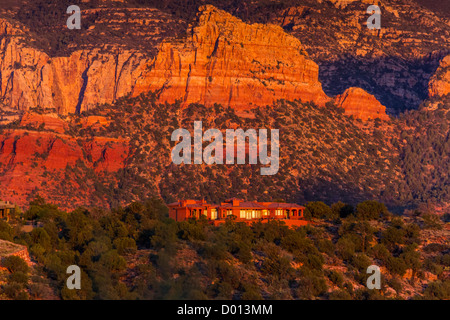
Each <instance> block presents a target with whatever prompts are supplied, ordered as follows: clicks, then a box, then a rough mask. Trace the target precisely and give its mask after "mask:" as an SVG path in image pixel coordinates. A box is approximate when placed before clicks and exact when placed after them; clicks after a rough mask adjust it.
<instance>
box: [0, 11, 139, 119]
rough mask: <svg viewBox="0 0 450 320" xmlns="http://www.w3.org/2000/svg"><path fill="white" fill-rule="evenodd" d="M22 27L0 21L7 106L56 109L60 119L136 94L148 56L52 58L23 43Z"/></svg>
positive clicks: (2, 92) (97, 53)
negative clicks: (137, 79) (136, 80)
mask: <svg viewBox="0 0 450 320" xmlns="http://www.w3.org/2000/svg"><path fill="white" fill-rule="evenodd" d="M20 27H21V26H16V25H12V24H11V23H9V22H6V21H5V20H1V19H0V83H1V87H0V98H1V99H2V102H3V104H4V105H5V106H7V107H10V108H13V109H19V110H28V109H29V108H32V107H37V106H40V107H44V108H50V109H51V108H53V109H55V111H56V112H58V113H60V114H68V113H75V112H81V111H84V110H87V109H89V108H90V107H93V106H95V105H97V104H102V103H111V102H112V101H114V100H115V99H116V98H117V97H121V96H124V95H125V94H127V93H130V92H131V90H132V84H133V79H134V78H135V77H137V75H138V74H139V73H140V69H139V65H141V64H143V63H145V59H143V55H142V54H139V53H136V52H132V51H127V50H117V52H116V53H115V54H111V53H101V50H100V49H93V50H79V51H75V52H73V53H72V54H71V55H70V56H68V57H56V58H51V57H49V56H48V55H47V54H46V53H44V52H42V51H39V50H37V49H35V48H32V47H30V46H27V45H25V44H24V43H23V38H25V37H26V34H24V33H23V32H22V31H21V30H20Z"/></svg>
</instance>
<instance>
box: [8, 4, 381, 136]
mask: <svg viewBox="0 0 450 320" xmlns="http://www.w3.org/2000/svg"><path fill="white" fill-rule="evenodd" d="M0 23H1V24H2V29H0V30H1V31H0V39H1V40H0V81H1V87H0V98H1V99H2V102H3V104H4V105H6V106H8V107H11V108H13V109H25V110H26V109H28V108H31V107H36V106H40V107H44V108H50V109H54V110H55V112H57V113H59V114H68V113H75V112H82V111H84V110H88V109H89V108H91V107H93V106H95V105H96V104H102V103H111V102H113V101H114V100H115V99H117V98H119V97H122V96H125V95H127V94H129V93H132V94H133V95H134V96H137V95H139V94H141V93H143V92H147V91H149V90H151V91H158V92H159V93H160V100H161V101H162V102H166V101H167V102H174V101H175V100H177V99H181V100H182V102H183V104H184V105H187V104H189V103H202V104H205V105H208V106H210V105H213V104H215V103H219V104H222V105H224V106H231V107H234V108H238V109H249V108H252V107H255V106H266V105H270V104H272V103H273V102H274V101H275V100H278V99H286V100H293V99H300V100H302V101H305V102H306V101H313V102H315V103H316V104H318V105H325V103H326V102H327V101H330V100H331V99H330V98H329V97H328V96H326V95H325V93H324V92H323V90H322V85H321V83H320V82H319V80H318V75H319V67H318V65H317V64H316V63H315V62H313V61H312V60H311V59H310V58H309V56H308V54H307V53H306V51H305V50H304V47H303V45H302V43H301V42H300V40H298V39H297V38H295V37H293V36H291V35H289V34H288V33H286V32H284V30H283V28H281V27H280V26H276V25H271V24H267V25H264V24H246V23H244V22H242V21H241V20H240V19H238V18H236V17H233V16H232V15H231V14H229V13H227V12H225V11H222V10H219V9H217V8H215V7H213V6H211V5H206V6H202V7H200V9H199V13H198V16H197V21H195V23H194V24H193V26H191V27H190V28H189V29H188V32H187V34H188V36H187V38H185V39H183V40H175V39H171V40H165V41H163V43H162V44H161V46H160V49H159V52H158V54H157V56H156V57H155V58H154V59H152V60H149V59H147V58H146V57H145V56H144V55H143V54H142V53H139V52H134V51H127V50H124V49H117V50H116V53H114V54H113V53H105V52H102V51H101V50H100V49H92V50H79V51H75V52H73V53H72V54H71V55H70V56H68V57H56V58H50V57H49V56H48V55H47V54H45V53H44V52H41V51H39V50H36V49H34V48H32V47H29V46H27V45H25V44H24V43H23V42H22V41H21V40H23V39H21V37H25V35H24V34H22V33H21V32H22V31H21V30H20V28H19V27H18V26H13V25H11V24H10V23H9V22H5V21H2V20H0ZM3 25H4V26H3ZM3 27H4V28H3ZM23 32H25V31H23ZM368 100H371V99H369V98H368V99H365V96H364V98H363V97H359V98H354V99H353V100H352V101H353V102H352V104H353V106H352V107H351V108H353V109H358V108H360V109H361V108H364V109H366V110H367V111H365V113H363V114H362V118H363V119H366V118H370V117H371V116H366V115H370V114H378V113H379V112H381V111H380V110H381V109H382V108H381V107H380V106H381V105H378V104H377V103H376V102H373V104H368V105H366V106H364V107H361V106H357V105H356V104H357V103H358V102H364V103H367V102H368ZM372 105H374V107H375V109H374V110H372V111H371V110H370V106H372ZM352 114H353V115H354V116H356V117H359V116H358V115H359V112H352ZM364 114H366V115H364ZM380 117H382V118H384V117H383V116H382V115H381V116H380ZM59 132H61V131H59Z"/></svg>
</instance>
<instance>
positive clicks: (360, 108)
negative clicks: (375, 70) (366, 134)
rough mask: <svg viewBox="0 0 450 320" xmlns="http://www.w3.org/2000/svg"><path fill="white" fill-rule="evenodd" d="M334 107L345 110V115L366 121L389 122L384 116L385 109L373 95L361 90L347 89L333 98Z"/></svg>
mask: <svg viewBox="0 0 450 320" xmlns="http://www.w3.org/2000/svg"><path fill="white" fill-rule="evenodd" d="M335 101H336V105H337V106H338V107H340V108H343V109H344V110H345V114H346V115H349V116H350V115H352V116H354V117H355V118H358V119H362V120H368V119H377V118H378V119H380V120H389V116H387V115H386V107H385V106H383V105H382V104H381V103H380V102H379V101H378V100H377V99H376V98H375V97H374V96H373V95H371V94H369V93H367V92H366V91H364V90H363V89H361V88H349V89H347V90H345V92H344V93H343V94H341V95H338V96H337V97H336V98H335Z"/></svg>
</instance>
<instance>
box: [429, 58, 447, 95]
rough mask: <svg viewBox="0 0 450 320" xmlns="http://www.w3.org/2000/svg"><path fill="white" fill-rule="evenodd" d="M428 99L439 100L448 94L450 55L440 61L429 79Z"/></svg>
mask: <svg viewBox="0 0 450 320" xmlns="http://www.w3.org/2000/svg"><path fill="white" fill-rule="evenodd" d="M428 93H429V96H430V98H440V97H443V96H446V95H448V94H450V55H448V56H446V57H445V58H444V59H442V61H441V63H440V65H439V68H438V69H437V71H436V73H435V74H434V75H433V77H432V78H431V79H430V84H429V88H428Z"/></svg>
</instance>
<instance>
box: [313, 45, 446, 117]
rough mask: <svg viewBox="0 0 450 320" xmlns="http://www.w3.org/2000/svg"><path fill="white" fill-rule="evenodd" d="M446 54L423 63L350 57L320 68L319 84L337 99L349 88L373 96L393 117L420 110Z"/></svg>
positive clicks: (425, 59) (419, 60)
mask: <svg viewBox="0 0 450 320" xmlns="http://www.w3.org/2000/svg"><path fill="white" fill-rule="evenodd" d="M445 55H446V53H444V52H440V53H439V54H435V55H430V56H428V57H426V58H424V59H415V60H405V59H401V58H396V57H383V58H378V59H363V58H357V57H354V56H351V55H348V56H344V57H342V58H341V59H339V60H337V61H322V62H318V64H319V80H320V82H321V83H322V84H323V89H324V91H325V93H326V94H327V95H329V96H335V95H338V94H341V93H343V92H344V91H345V90H346V89H347V88H349V87H360V88H362V89H364V90H366V91H367V92H369V93H370V94H373V95H374V96H375V97H376V98H377V99H378V100H379V101H380V102H381V103H382V104H383V105H384V106H386V108H387V112H388V113H389V114H391V115H397V114H399V113H401V112H403V111H406V110H411V109H417V108H418V107H419V105H420V104H421V103H422V101H423V100H425V99H427V98H428V83H429V81H430V78H431V77H432V75H433V74H434V73H435V72H436V69H437V68H438V66H439V62H440V60H441V59H442V58H443V57H444V56H445Z"/></svg>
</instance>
